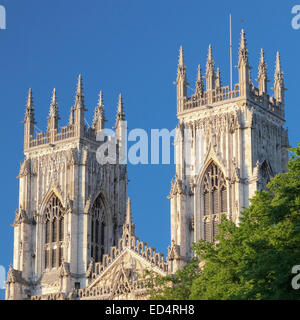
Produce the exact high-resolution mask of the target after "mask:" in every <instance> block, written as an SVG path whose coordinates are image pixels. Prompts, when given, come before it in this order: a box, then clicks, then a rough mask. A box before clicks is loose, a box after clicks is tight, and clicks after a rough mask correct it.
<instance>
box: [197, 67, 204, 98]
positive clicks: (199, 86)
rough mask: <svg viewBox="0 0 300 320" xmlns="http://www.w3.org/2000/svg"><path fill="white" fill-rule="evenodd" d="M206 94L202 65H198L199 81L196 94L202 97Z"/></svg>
mask: <svg viewBox="0 0 300 320" xmlns="http://www.w3.org/2000/svg"><path fill="white" fill-rule="evenodd" d="M203 92H204V84H203V77H202V71H201V66H200V64H199V65H198V73H197V80H196V93H197V94H199V93H200V95H202V94H203Z"/></svg>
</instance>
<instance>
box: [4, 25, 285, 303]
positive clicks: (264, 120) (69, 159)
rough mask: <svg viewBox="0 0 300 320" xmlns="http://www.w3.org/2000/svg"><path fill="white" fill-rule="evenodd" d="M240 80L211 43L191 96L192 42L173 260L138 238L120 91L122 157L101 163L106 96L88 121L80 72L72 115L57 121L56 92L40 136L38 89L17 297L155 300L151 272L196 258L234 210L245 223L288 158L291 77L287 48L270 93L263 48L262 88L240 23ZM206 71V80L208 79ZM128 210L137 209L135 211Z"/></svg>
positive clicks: (12, 275)
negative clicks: (226, 81) (148, 284)
mask: <svg viewBox="0 0 300 320" xmlns="http://www.w3.org/2000/svg"><path fill="white" fill-rule="evenodd" d="M238 72H239V83H237V84H236V85H234V87H233V88H231V86H225V87H224V86H222V85H221V75H220V70H219V69H217V71H215V62H214V60H213V55H212V47H211V46H210V47H209V52H208V59H207V64H206V74H205V77H203V75H202V71H201V68H200V66H199V67H198V75H197V80H196V89H195V93H194V94H193V95H191V96H190V97H188V96H187V86H188V83H187V77H186V67H185V64H184V56H183V49H182V48H180V54H179V64H178V70H177V80H176V85H177V116H178V120H179V123H178V127H177V135H176V139H175V148H176V175H175V178H174V179H173V180H172V186H171V192H170V196H169V198H170V201H171V245H170V247H169V248H168V257H167V259H165V258H164V256H163V255H162V254H160V253H157V252H156V251H155V249H153V248H151V247H149V246H148V245H147V244H146V243H144V242H142V241H140V240H139V238H137V237H136V235H135V226H134V224H133V222H132V210H131V202H130V200H129V201H128V205H126V199H127V182H128V179H127V169H126V165H125V164H121V163H123V162H122V160H121V158H122V151H123V150H124V144H123V137H124V130H126V129H127V128H126V127H124V120H125V113H124V107H123V99H122V96H121V95H120V97H119V102H118V108H117V121H116V138H111V137H107V139H115V140H114V141H115V142H116V146H117V150H118V152H117V157H118V158H119V160H120V161H117V163H118V164H99V161H97V150H98V148H99V147H101V145H102V144H103V142H101V141H98V140H99V139H97V137H98V133H101V132H103V129H104V127H105V126H104V124H105V112H104V111H105V110H104V103H103V96H102V93H100V99H99V103H98V105H97V107H96V109H95V115H94V120H93V125H92V127H91V128H89V129H87V127H86V125H85V119H84V112H85V104H84V95H83V88H82V78H81V76H80V77H79V79H78V85H77V91H76V97H75V104H74V107H72V108H71V112H70V120H69V124H68V125H67V126H65V127H62V128H60V130H59V129H58V120H59V115H58V103H57V98H56V91H55V90H54V92H53V97H52V101H51V105H50V112H49V118H48V128H47V131H46V132H44V133H38V134H37V135H36V136H35V135H34V127H35V118H34V106H33V97H32V91H31V89H30V90H29V95H28V100H27V107H26V114H25V120H24V128H25V129H24V130H25V132H24V153H25V159H24V161H23V162H22V163H21V168H20V174H19V179H20V190H19V208H18V210H17V212H16V218H15V222H14V225H13V226H14V232H15V233H14V262H13V266H11V267H10V270H9V272H8V278H7V288H6V299H8V300H27V299H32V300H45V299H47V300H49V299H54V300H57V299H61V300H68V299H69V300H91V299H98V300H103V299H116V300H117V299H135V300H137V299H145V298H146V297H147V291H146V288H145V287H144V283H143V281H142V280H141V279H143V277H145V270H151V271H152V272H154V273H156V274H158V275H161V276H164V275H167V274H170V273H174V272H176V271H177V270H178V269H180V268H182V266H184V264H185V263H187V262H188V261H189V260H190V259H191V258H192V257H193V255H194V253H193V250H192V244H193V242H196V241H198V240H200V239H204V240H207V241H214V237H215V235H216V233H217V224H218V223H219V222H220V219H221V216H222V215H223V214H225V215H226V216H227V217H228V218H230V219H232V220H233V221H234V222H235V223H237V224H238V223H239V217H240V212H241V210H242V208H243V207H247V206H248V205H249V199H250V198H251V197H252V196H253V195H254V194H255V191H256V190H260V189H263V188H265V187H266V184H267V182H268V181H269V180H270V178H271V177H272V176H274V175H276V174H277V173H280V172H284V171H285V170H286V167H287V161H288V153H287V150H286V149H287V147H288V146H289V142H288V133H287V130H285V129H284V128H283V126H284V124H285V110H284V108H285V103H284V91H285V88H284V81H283V72H282V70H281V64H280V57H279V54H277V58H276V70H275V80H274V92H275V96H274V97H270V96H269V95H268V92H267V82H268V76H267V68H266V62H265V59H264V52H263V51H261V59H260V65H259V71H258V84H259V85H258V88H256V87H255V86H254V85H253V82H252V80H251V77H250V65H249V61H248V49H247V45H246V38H245V33H244V31H242V35H241V43H240V50H239V63H238ZM203 78H205V79H206V88H205V86H204V81H203ZM126 208H127V209H126Z"/></svg>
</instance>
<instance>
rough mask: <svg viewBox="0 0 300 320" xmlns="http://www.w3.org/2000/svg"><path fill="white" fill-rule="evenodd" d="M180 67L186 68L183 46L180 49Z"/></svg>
mask: <svg viewBox="0 0 300 320" xmlns="http://www.w3.org/2000/svg"><path fill="white" fill-rule="evenodd" d="M178 66H181V67H184V54H183V48H182V46H180V48H179V59H178Z"/></svg>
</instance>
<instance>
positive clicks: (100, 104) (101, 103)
mask: <svg viewBox="0 0 300 320" xmlns="http://www.w3.org/2000/svg"><path fill="white" fill-rule="evenodd" d="M103 105H104V104H103V93H102V90H101V91H100V94H99V102H98V106H99V107H100V106H103Z"/></svg>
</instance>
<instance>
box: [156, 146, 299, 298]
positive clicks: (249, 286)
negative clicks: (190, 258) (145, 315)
mask: <svg viewBox="0 0 300 320" xmlns="http://www.w3.org/2000/svg"><path fill="white" fill-rule="evenodd" d="M291 152H292V153H293V155H292V157H291V159H290V161H289V164H288V172H287V173H283V174H279V175H277V176H276V177H274V178H273V179H272V180H271V181H270V182H269V184H268V185H267V188H268V190H267V191H260V192H256V195H255V196H254V197H253V198H252V199H251V202H250V206H249V208H245V209H244V210H243V212H242V213H241V218H240V223H239V226H236V225H235V224H234V223H233V222H231V221H229V220H227V219H226V218H225V217H223V218H222V223H221V224H220V225H219V235H218V236H217V241H216V243H214V244H213V243H208V242H205V241H200V242H199V243H197V244H195V245H194V250H195V252H196V253H197V256H198V257H199V259H200V260H202V261H205V265H204V268H203V269H202V270H201V272H200V271H199V268H198V269H197V268H195V269H193V268H190V266H197V263H196V262H192V264H191V265H188V266H187V267H186V268H185V269H183V270H182V271H179V272H178V273H177V274H176V275H175V276H174V277H173V278H172V285H171V286H169V288H168V290H167V289H166V288H165V287H161V288H162V289H161V290H160V291H159V290H158V291H157V290H156V292H155V296H156V297H160V298H161V299H163V298H167V299H176V297H178V298H181V299H201V300H216V299H217V300H227V299H237V300H239V299H243V300H257V299H263V300H268V299H275V300H279V299H280V300H283V299H299V298H300V290H294V289H293V288H292V285H291V281H292V278H293V277H294V276H295V275H293V274H292V268H293V266H294V265H300V144H299V146H298V148H294V149H291ZM185 270H190V273H188V272H185ZM181 272H182V273H181ZM193 272H195V273H193ZM191 273H193V274H191ZM185 281H186V285H185ZM171 289H172V290H173V291H172V290H171Z"/></svg>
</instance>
